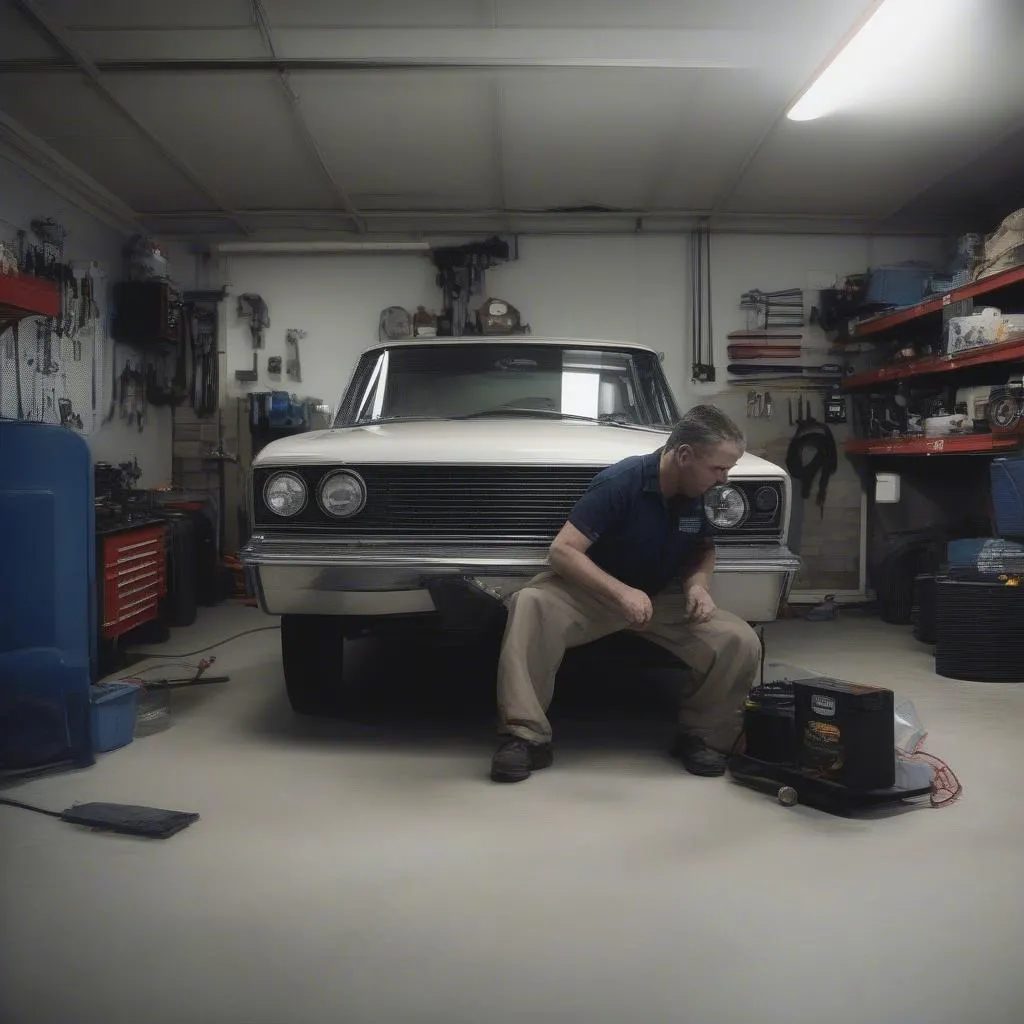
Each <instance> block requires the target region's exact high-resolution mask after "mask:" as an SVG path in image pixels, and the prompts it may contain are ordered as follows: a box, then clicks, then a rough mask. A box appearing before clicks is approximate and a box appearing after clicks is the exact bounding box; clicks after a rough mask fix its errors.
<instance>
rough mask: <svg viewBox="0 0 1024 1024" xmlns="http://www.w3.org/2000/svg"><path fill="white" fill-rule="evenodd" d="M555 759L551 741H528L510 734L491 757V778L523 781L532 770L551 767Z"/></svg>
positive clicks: (503, 780)
mask: <svg viewBox="0 0 1024 1024" xmlns="http://www.w3.org/2000/svg"><path fill="white" fill-rule="evenodd" d="M553 760H554V755H553V754H552V752H551V744H550V743H528V742H527V741H526V740H521V739H519V738H518V737H517V736H509V737H508V738H507V739H504V740H502V741H501V743H500V745H499V746H498V749H497V750H496V751H495V752H494V757H493V758H492V759H491V780H492V781H494V782H522V781H523V780H524V779H528V778H529V777H530V773H531V772H534V771H537V770H539V769H541V768H549V767H550V766H551V763H552V761H553Z"/></svg>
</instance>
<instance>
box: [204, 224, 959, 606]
mask: <svg viewBox="0 0 1024 1024" xmlns="http://www.w3.org/2000/svg"><path fill="white" fill-rule="evenodd" d="M689 247H690V241H689V237H688V236H679V235H660V236H639V235H635V236H623V237H618V236H599V237H566V236H557V237H556V236H527V237H522V238H521V239H520V258H519V260H517V261H515V262H511V263H508V264H505V265H503V266H500V267H496V268H494V269H493V270H491V271H489V272H488V275H487V289H486V290H487V292H488V293H489V294H491V295H494V296H498V297H500V298H503V299H506V300H508V301H509V302H511V303H513V304H514V305H515V306H516V307H518V309H519V310H520V312H521V314H522V316H523V319H524V321H525V322H527V323H529V324H530V325H531V327H532V329H533V333H534V334H536V335H542V336H543V335H547V336H554V337H582V338H622V339H626V340H631V341H639V342H641V343H644V344H647V345H650V346H651V347H652V348H654V349H656V350H658V351H661V352H664V354H665V362H664V365H665V371H666V374H667V376H668V378H669V380H670V382H671V384H672V386H673V388H674V390H675V392H676V395H677V397H678V399H679V401H680V404H681V405H683V406H686V405H689V404H693V403H694V402H697V401H714V402H715V403H716V404H719V405H721V406H722V407H723V408H725V409H726V410H727V411H728V412H730V413H731V414H732V415H733V416H734V417H735V418H736V419H737V421H738V422H739V423H740V425H741V426H743V427H744V428H745V429H746V430H747V433H748V438H749V447H750V449H751V450H752V451H754V452H756V453H758V454H762V455H764V456H765V457H766V458H769V459H771V460H772V461H773V462H777V463H783V462H784V461H785V457H786V448H787V446H788V444H789V440H790V437H791V436H792V433H793V428H791V427H790V426H789V424H788V421H787V418H786V398H787V397H792V400H793V403H794V406H795V404H796V399H797V396H798V393H797V392H795V391H794V392H790V393H787V392H782V391H777V392H775V413H774V416H773V418H772V419H771V420H756V419H754V420H748V419H747V418H746V395H747V391H748V389H749V386H748V385H743V386H732V385H729V384H727V383H724V382H725V380H726V364H727V362H728V358H727V353H726V346H727V340H726V335H727V334H728V333H729V332H730V331H732V330H738V329H742V328H745V327H746V326H747V323H746V313H745V311H744V310H742V309H741V308H740V305H739V301H740V296H741V295H742V293H743V292H745V291H747V290H749V289H752V288H760V289H762V290H765V291H771V290H776V289H781V288H797V287H798V288H804V289H805V290H806V291H805V301H806V303H807V309H806V312H807V314H809V313H810V304H811V303H812V302H813V301H814V298H815V294H816V292H817V290H818V289H819V288H820V287H821V286H822V284H823V283H824V282H825V281H828V280H830V279H832V278H834V277H835V276H837V275H839V276H841V275H845V274H850V273H856V272H860V271H863V270H865V269H866V268H867V267H870V266H873V265H878V264H881V263H886V262H891V261H898V260H906V259H931V260H938V261H941V259H942V254H943V245H942V240H941V239H938V238H931V237H924V238H921V237H865V236H826V235H716V236H715V237H714V239H713V242H712V258H711V268H712V270H711V278H712V307H713V322H714V332H715V362H716V365H717V367H718V382H717V383H716V384H714V385H694V384H692V383H691V382H690V380H689V340H688V338H689V331H690V314H689V281H690V273H689ZM223 271H224V273H225V275H226V280H227V282H228V287H229V291H230V293H231V298H229V300H228V301H227V302H226V303H224V307H223V308H224V311H225V318H226V323H225V333H224V337H225V343H226V370H227V373H226V377H227V384H226V387H227V389H228V391H229V394H236V395H237V394H240V393H244V391H246V390H267V389H270V388H278V387H282V388H284V389H285V390H289V391H294V393H296V394H298V395H300V396H311V397H318V398H321V399H324V400H325V401H328V402H330V404H332V405H334V404H335V403H336V402H337V399H338V397H339V395H340V394H341V391H342V390H343V388H344V385H345V383H346V381H347V379H348V375H349V373H350V371H351V369H352V366H353V365H354V363H355V360H356V358H357V356H358V354H359V352H360V351H361V350H362V349H363V348H365V347H366V346H368V345H371V344H373V343H374V342H375V340H376V336H377V318H378V315H379V313H380V310H381V309H383V308H384V307H385V306H387V305H391V304H393V303H394V304H398V305H402V306H405V307H406V308H407V309H409V310H410V311H412V310H413V309H415V307H416V305H417V304H420V303H422V304H423V305H425V306H426V307H427V308H428V309H435V310H436V309H438V308H439V306H440V294H439V292H438V290H437V288H436V286H435V284H434V279H433V268H432V267H431V264H430V262H429V260H428V259H427V257H426V256H425V255H419V254H408V255H406V254H402V255H396V256H390V255H342V256H308V257H307V256H232V257H231V258H230V259H229V260H227V261H225V264H224V267H223ZM248 291H253V292H257V293H259V294H260V295H262V296H263V298H264V299H265V300H266V301H267V303H268V305H269V308H270V317H271V328H270V329H269V330H268V331H267V334H266V347H265V349H264V350H263V351H262V352H261V353H260V380H259V382H258V383H257V384H255V385H246V384H238V383H237V382H236V381H235V380H234V371H235V370H236V369H247V368H251V366H252V348H251V344H250V339H249V333H248V328H247V327H246V325H245V324H244V322H241V321H239V320H238V319H237V317H236V316H235V313H234V308H235V296H237V294H238V293H240V292H248ZM288 327H301V328H303V329H305V330H306V331H307V332H308V336H307V337H306V339H305V340H304V341H303V342H302V343H301V346H302V347H301V356H302V366H303V383H302V384H301V385H293V384H291V383H290V382H288V381H287V380H285V381H284V382H283V383H282V382H274V381H271V380H269V378H268V377H267V374H266V358H267V356H270V355H281V356H284V355H285V352H284V332H285V329H286V328H288ZM815 331H816V329H813V328H806V329H805V332H806V333H808V334H809V335H811V336H813V334H814V333H815ZM808 343H814V344H818V343H820V344H821V345H823V346H824V345H827V340H826V339H825V338H824V336H823V335H821V336H820V338H819V342H813V340H809V342H808ZM819 361H822V362H823V361H826V360H825V359H821V360H819ZM809 394H810V393H809ZM813 400H814V402H815V410H816V415H817V417H818V418H819V419H821V418H822V416H823V413H822V409H821V395H820V393H814V395H813ZM835 436H836V441H837V444H838V445H839V446H840V448H841V446H842V441H843V440H844V438H845V437H847V436H849V431H848V428H844V427H837V428H835ZM808 509H809V511H808V512H807V514H806V515H803V514H802V513H803V512H804V510H803V509H802V508H801V507H797V509H796V510H795V511H796V528H795V531H794V536H793V540H794V543H795V544H796V545H797V546H798V547H799V548H800V550H801V553H802V554H804V555H805V556H806V559H805V568H804V571H803V573H802V574H801V577H800V579H799V580H798V587H799V588H800V589H805V590H814V591H817V590H827V591H856V590H857V589H858V586H859V546H860V528H861V527H860V519H861V487H860V481H859V478H858V477H857V475H856V473H855V471H854V468H853V466H852V465H851V464H850V463H849V461H848V460H847V459H846V458H845V457H844V456H842V454H840V468H839V472H838V473H837V474H836V475H835V476H834V477H833V478H832V481H831V483H830V485H829V492H828V499H827V503H826V507H825V512H824V515H823V516H821V515H819V513H818V510H817V508H816V507H815V506H814V505H813V499H812V501H811V502H809V503H808Z"/></svg>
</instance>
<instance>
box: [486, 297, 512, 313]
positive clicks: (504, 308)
mask: <svg viewBox="0 0 1024 1024" xmlns="http://www.w3.org/2000/svg"><path fill="white" fill-rule="evenodd" d="M487 312H488V314H489V315H490V316H505V314H506V313H508V303H507V302H502V301H501V300H500V299H495V301H494V302H492V303H490V304H489V305H488V306H487Z"/></svg>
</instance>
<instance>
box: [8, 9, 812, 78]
mask: <svg viewBox="0 0 1024 1024" xmlns="http://www.w3.org/2000/svg"><path fill="white" fill-rule="evenodd" d="M33 2H34V0H33ZM250 31H251V30H250ZM797 45H799V40H798V38H796V37H794V36H793V35H792V33H785V32H782V31H777V32H768V33H766V32H760V33H759V32H754V31H751V30H747V29H741V30H710V29H709V30H698V31H684V30H675V31H672V30H654V29H614V30H613V29H594V28H588V29H586V30H585V31H580V30H577V29H544V30H540V31H538V30H535V29H513V28H445V29H436V28H435V29H431V28H426V29H424V28H420V29H410V28H372V29H367V28H346V29H339V28H333V27H320V28H304V29H295V28H291V29H283V28H280V27H276V28H275V29H274V50H275V55H273V56H270V55H266V54H260V53H258V52H255V50H254V48H253V46H252V40H251V38H247V33H246V32H244V31H239V32H236V33H231V34H229V35H227V36H226V37H224V38H217V39H212V38H211V37H210V35H209V33H203V32H200V31H166V32H158V33H154V32H138V31H134V32H133V31H117V32H106V33H104V32H99V33H95V34H94V35H91V36H90V43H89V46H90V53H91V54H92V55H93V60H94V62H95V66H96V67H97V68H98V69H99V70H101V71H103V72H105V73H106V72H110V73H113V72H117V71H148V70H159V71H167V70H180V71H225V72H227V71H250V72H251V71H272V70H279V69H280V70H283V71H310V70H313V71H316V70H320V71H331V70H333V71H344V70H355V71H358V70H391V71H394V70H402V69H409V70H417V71H424V70H430V69H438V70H446V71H454V70H460V69H469V70H485V69H493V68H509V69H515V68H571V69H582V68H598V69H607V68H640V69H658V68H661V69H670V70H671V69H693V68H746V67H767V66H771V65H772V64H774V63H777V62H778V61H780V60H781V61H785V60H788V59H790V58H792V57H793V56H795V54H794V53H793V51H794V48H795V47H796V46H797ZM2 66H3V67H4V68H5V69H7V70H22V71H31V70H35V71H47V70H60V69H61V66H62V62H60V61H54V60H47V59H38V60H37V59H30V60H16V61H5V62H4V63H3V65H2ZM64 66H65V67H66V64H65V65H64Z"/></svg>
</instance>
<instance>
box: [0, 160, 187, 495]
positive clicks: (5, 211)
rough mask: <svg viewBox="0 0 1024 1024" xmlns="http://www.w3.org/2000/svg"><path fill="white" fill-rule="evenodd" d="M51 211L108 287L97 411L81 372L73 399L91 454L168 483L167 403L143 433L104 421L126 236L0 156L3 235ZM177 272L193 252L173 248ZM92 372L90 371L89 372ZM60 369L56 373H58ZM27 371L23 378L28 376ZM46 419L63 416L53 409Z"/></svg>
mask: <svg viewBox="0 0 1024 1024" xmlns="http://www.w3.org/2000/svg"><path fill="white" fill-rule="evenodd" d="M40 217H41V218H45V217H52V218H53V219H54V220H55V221H57V223H59V224H62V225H63V226H64V227H65V228H66V229H67V232H68V237H67V241H66V242H65V247H64V248H65V256H66V258H68V259H69V260H72V261H90V260H91V261H94V262H95V263H96V264H98V269H99V271H101V272H102V273H103V274H104V275H105V277H104V283H105V285H106V287H105V288H104V289H102V290H101V291H100V292H99V301H98V303H97V304H98V305H99V306H100V310H101V318H100V326H99V327H98V330H97V335H96V337H97V340H98V341H100V342H101V351H102V357H103V358H102V361H101V365H102V372H101V374H100V379H99V380H98V382H97V407H98V409H99V410H100V411H99V414H98V415H97V416H96V417H95V421H94V422H93V421H92V417H91V416H90V415H88V411H89V410H88V406H89V404H90V403H91V396H90V395H89V387H88V383H87V378H86V377H83V378H82V380H83V385H82V387H76V388H74V392H75V393H74V395H73V400H74V401H75V407H76V411H79V412H80V413H81V415H82V419H83V424H84V427H85V430H84V432H83V433H84V434H85V436H86V438H87V440H88V442H89V447H90V450H91V451H92V456H93V459H94V460H95V461H97V462H100V461H102V462H111V463H115V464H116V463H118V462H123V461H126V460H129V459H131V458H132V457H133V456H134V457H135V458H137V459H138V461H139V465H140V466H141V468H142V471H143V476H142V478H141V480H140V486H142V487H150V486H159V485H162V484H166V483H168V482H169V481H170V478H171V417H170V412H169V410H167V409H155V408H152V407H150V409H149V414H148V418H147V422H146V424H145V427H144V429H143V431H142V433H140V432H139V431H138V429H137V428H134V427H130V426H128V425H127V424H126V423H123V422H122V421H121V420H120V419H119V418H118V417H117V415H116V413H115V416H114V418H113V419H112V420H111V422H110V423H107V424H104V423H103V422H102V420H103V418H104V416H105V415H106V413H107V410H108V407H109V403H110V392H111V384H110V381H111V369H112V368H111V365H110V354H111V351H112V349H111V345H110V342H109V336H108V311H109V309H110V301H109V297H110V290H111V288H112V286H113V283H114V281H116V280H117V278H118V276H119V275H120V273H121V265H122V256H121V248H122V246H123V244H124V236H123V235H121V234H120V233H119V232H118V231H116V230H114V229H113V228H110V227H108V226H107V225H106V224H104V223H103V222H102V221H100V220H98V219H97V218H96V217H94V216H93V215H92V214H90V213H87V212H85V211H83V210H81V209H79V208H78V207H77V206H75V205H74V204H73V203H71V202H70V201H69V200H67V199H65V198H64V197H62V196H60V195H58V194H57V193H55V192H53V191H52V190H51V189H50V188H49V187H48V186H46V185H44V184H42V183H41V182H39V181H37V180H36V179H35V178H33V177H32V176H31V175H29V174H28V173H27V172H26V171H24V170H23V169H22V168H21V167H19V166H17V165H16V164H14V163H11V162H10V161H8V160H6V159H4V158H3V157H0V236H2V237H3V238H5V239H6V238H13V237H14V235H15V234H16V232H17V231H18V230H19V229H23V230H25V231H28V230H29V224H30V222H31V221H32V220H34V219H35V218H40ZM171 258H172V261H173V265H174V267H175V272H177V271H178V270H179V269H180V270H181V271H182V273H184V274H186V276H188V275H190V274H191V266H190V262H191V260H190V257H188V256H187V254H186V253H184V251H181V252H178V251H175V252H173V253H172V255H171ZM33 324H34V321H26V322H25V324H24V325H23V327H22V331H21V337H22V338H23V339H24V338H25V336H26V334H28V332H33V333H32V334H31V337H33V338H34V326H33ZM88 348H89V345H88V342H86V343H85V344H84V345H83V353H82V358H83V360H89V359H90V358H91V354H90V353H89V351H88ZM129 354H130V352H129V350H127V349H126V348H124V347H121V346H119V347H118V358H119V360H120V364H119V365H123V362H124V359H125V358H126V357H127V356H128V355H129ZM87 376H91V375H87ZM56 377H57V375H55V378H56ZM25 379H26V378H25V376H24V375H23V377H22V380H23V383H24V381H25ZM48 381H49V382H50V383H52V384H53V386H55V387H57V388H58V392H59V391H60V388H61V386H62V385H61V381H60V380H59V378H57V379H54V378H48ZM80 395H81V396H83V397H84V401H85V405H84V407H83V406H82V405H81V404H80V403H79V401H78V399H79V396H80ZM46 418H47V419H50V420H53V421H56V422H59V417H58V415H57V414H56V412H54V413H53V414H52V415H48V416H47V417H46Z"/></svg>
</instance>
